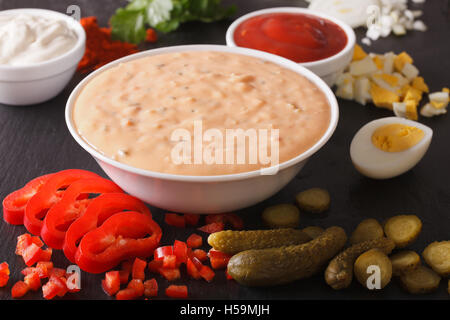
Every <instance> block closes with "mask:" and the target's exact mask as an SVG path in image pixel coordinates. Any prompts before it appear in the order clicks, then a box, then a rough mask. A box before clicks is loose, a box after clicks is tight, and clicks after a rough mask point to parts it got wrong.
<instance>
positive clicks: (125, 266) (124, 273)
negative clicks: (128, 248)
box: [119, 261, 133, 284]
mask: <svg viewBox="0 0 450 320" xmlns="http://www.w3.org/2000/svg"><path fill="white" fill-rule="evenodd" d="M132 268H133V264H132V263H131V261H124V262H122V269H121V270H120V271H119V276H120V283H121V284H125V283H128V279H129V278H130V273H131V269H132Z"/></svg>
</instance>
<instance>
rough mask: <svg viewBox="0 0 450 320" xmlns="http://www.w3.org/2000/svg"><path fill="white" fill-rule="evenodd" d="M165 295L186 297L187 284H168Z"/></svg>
mask: <svg viewBox="0 0 450 320" xmlns="http://www.w3.org/2000/svg"><path fill="white" fill-rule="evenodd" d="M166 296H168V297H171V298H187V297H188V288H187V286H176V285H173V284H172V285H170V286H168V287H167V289H166Z"/></svg>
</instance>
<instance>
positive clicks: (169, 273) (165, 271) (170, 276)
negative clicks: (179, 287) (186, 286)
mask: <svg viewBox="0 0 450 320" xmlns="http://www.w3.org/2000/svg"><path fill="white" fill-rule="evenodd" d="M159 273H160V274H161V275H162V276H163V277H164V278H166V279H167V280H168V281H174V280H177V279H180V278H181V273H180V269H178V268H171V269H169V268H160V269H159Z"/></svg>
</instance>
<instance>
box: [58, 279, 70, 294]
mask: <svg viewBox="0 0 450 320" xmlns="http://www.w3.org/2000/svg"><path fill="white" fill-rule="evenodd" d="M58 280H59V282H60V285H61V290H59V292H58V294H57V295H58V297H60V298H62V297H64V296H65V295H66V293H67V292H68V291H69V288H67V279H66V278H65V277H61V278H58Z"/></svg>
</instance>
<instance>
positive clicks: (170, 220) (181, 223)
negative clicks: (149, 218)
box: [164, 213, 186, 228]
mask: <svg viewBox="0 0 450 320" xmlns="http://www.w3.org/2000/svg"><path fill="white" fill-rule="evenodd" d="M164 221H165V222H166V223H167V224H168V225H169V226H174V227H178V228H184V227H185V226H186V221H185V219H184V216H182V215H178V214H176V213H166V215H165V217H164Z"/></svg>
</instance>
